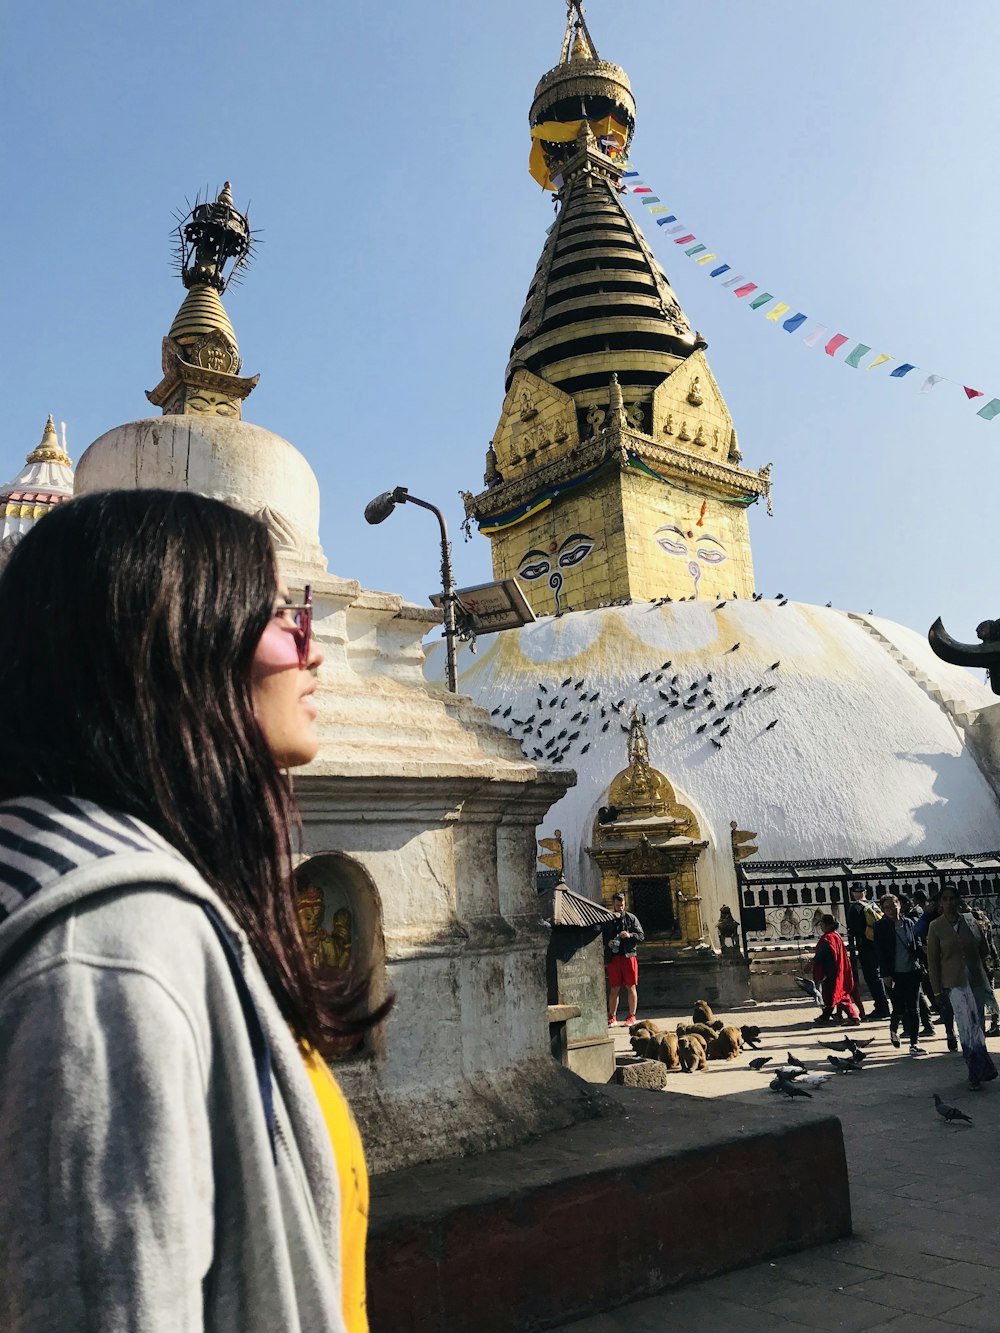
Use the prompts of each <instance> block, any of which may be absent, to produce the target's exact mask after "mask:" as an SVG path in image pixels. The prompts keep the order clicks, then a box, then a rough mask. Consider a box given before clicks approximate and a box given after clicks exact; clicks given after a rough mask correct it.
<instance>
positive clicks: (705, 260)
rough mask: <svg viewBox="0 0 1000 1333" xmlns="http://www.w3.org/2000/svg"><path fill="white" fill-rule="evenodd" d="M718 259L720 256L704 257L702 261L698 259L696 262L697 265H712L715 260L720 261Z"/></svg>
mask: <svg viewBox="0 0 1000 1333" xmlns="http://www.w3.org/2000/svg"><path fill="white" fill-rule="evenodd" d="M718 257H719V256H718V255H702V256H701V258H700V259H696V260H695V261H694V262H695V263H696V264H710V263H711V262H712V260H713V259H718ZM727 267H728V266H727Z"/></svg>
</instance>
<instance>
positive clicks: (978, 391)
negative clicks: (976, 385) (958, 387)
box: [962, 384, 983, 398]
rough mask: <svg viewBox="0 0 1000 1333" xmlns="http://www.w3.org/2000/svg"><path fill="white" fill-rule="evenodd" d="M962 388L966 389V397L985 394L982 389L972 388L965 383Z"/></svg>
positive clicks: (979, 396)
mask: <svg viewBox="0 0 1000 1333" xmlns="http://www.w3.org/2000/svg"><path fill="white" fill-rule="evenodd" d="M962 388H963V389H964V390H965V396H966V398H982V396H983V391H982V389H970V388H969V386H968V385H967V384H963V385H962Z"/></svg>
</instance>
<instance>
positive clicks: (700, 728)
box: [695, 722, 708, 736]
mask: <svg viewBox="0 0 1000 1333" xmlns="http://www.w3.org/2000/svg"><path fill="white" fill-rule="evenodd" d="M707 726H708V723H707V722H703V723H702V724H701V726H700V727H696V728H695V731H696V734H697V735H699V736H700V735H701V733H702V732H703V731H704V730H705V728H706V727H707Z"/></svg>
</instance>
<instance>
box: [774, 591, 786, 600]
mask: <svg viewBox="0 0 1000 1333" xmlns="http://www.w3.org/2000/svg"><path fill="white" fill-rule="evenodd" d="M784 595H785V594H784V593H783V592H776V593H775V594H774V600H775V601H776V602H780V601H781V599H782V597H784Z"/></svg>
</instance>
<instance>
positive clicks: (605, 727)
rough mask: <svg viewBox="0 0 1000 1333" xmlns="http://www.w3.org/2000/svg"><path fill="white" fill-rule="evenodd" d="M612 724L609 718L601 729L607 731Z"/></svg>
mask: <svg viewBox="0 0 1000 1333" xmlns="http://www.w3.org/2000/svg"><path fill="white" fill-rule="evenodd" d="M610 726H611V720H610V718H609V719H608V721H607V722H605V724H604V726H603V727H602V728H601V730H602V731H607V729H608V727H610Z"/></svg>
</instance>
